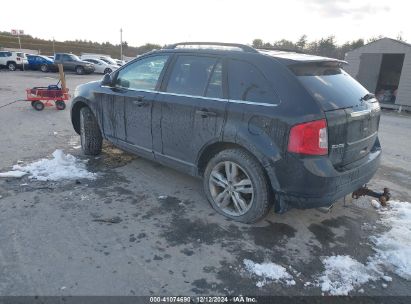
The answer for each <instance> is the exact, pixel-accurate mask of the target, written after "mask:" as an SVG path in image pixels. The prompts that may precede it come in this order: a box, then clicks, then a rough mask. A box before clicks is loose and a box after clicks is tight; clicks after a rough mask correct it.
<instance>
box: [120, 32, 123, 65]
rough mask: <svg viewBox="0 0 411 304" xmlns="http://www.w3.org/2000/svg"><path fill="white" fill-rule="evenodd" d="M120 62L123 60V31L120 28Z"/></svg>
mask: <svg viewBox="0 0 411 304" xmlns="http://www.w3.org/2000/svg"><path fill="white" fill-rule="evenodd" d="M120 60H123V29H122V28H120Z"/></svg>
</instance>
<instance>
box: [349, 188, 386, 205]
mask: <svg viewBox="0 0 411 304" xmlns="http://www.w3.org/2000/svg"><path fill="white" fill-rule="evenodd" d="M366 195H367V196H371V197H375V198H378V200H379V201H380V203H381V205H382V206H385V205H386V204H387V202H388V201H389V200H390V198H391V193H390V189H388V188H384V190H383V192H375V191H373V190H371V189H368V187H367V185H364V186H363V187H361V188H359V189H357V190H355V191H354V192H353V193H352V198H354V199H358V198H359V197H360V196H366Z"/></svg>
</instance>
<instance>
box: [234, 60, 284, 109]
mask: <svg viewBox="0 0 411 304" xmlns="http://www.w3.org/2000/svg"><path fill="white" fill-rule="evenodd" d="M228 85H229V94H230V99H233V100H243V101H249V102H257V103H270V104H278V103H279V98H278V96H277V94H276V93H275V91H274V89H273V88H272V87H271V85H270V83H269V82H268V81H267V79H266V78H265V77H264V75H263V74H262V73H261V72H260V71H259V70H258V69H257V67H255V66H254V65H252V64H250V63H248V62H245V61H240V60H230V61H229V64H228Z"/></svg>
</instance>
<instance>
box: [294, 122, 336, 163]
mask: <svg viewBox="0 0 411 304" xmlns="http://www.w3.org/2000/svg"><path fill="white" fill-rule="evenodd" d="M288 152H293V153H299V154H308V155H327V154H328V135H327V122H326V120H325V119H321V120H315V121H310V122H306V123H302V124H298V125H295V126H293V127H292V128H291V131H290V137H289V139H288Z"/></svg>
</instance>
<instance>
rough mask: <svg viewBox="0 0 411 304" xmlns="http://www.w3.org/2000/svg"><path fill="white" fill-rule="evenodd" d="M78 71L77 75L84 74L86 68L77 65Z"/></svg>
mask: <svg viewBox="0 0 411 304" xmlns="http://www.w3.org/2000/svg"><path fill="white" fill-rule="evenodd" d="M76 73H77V75H83V74H84V68H83V67H82V66H77V67H76Z"/></svg>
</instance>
